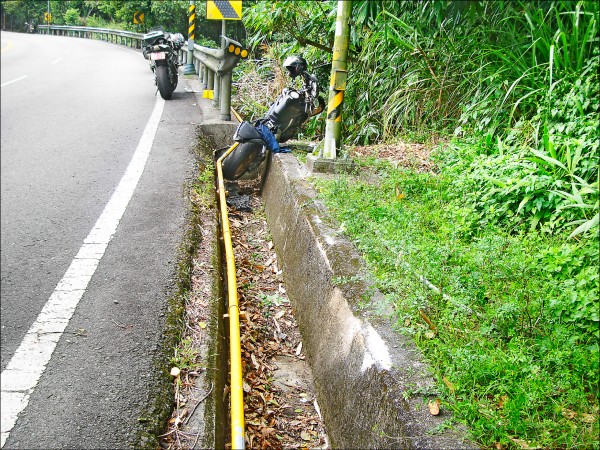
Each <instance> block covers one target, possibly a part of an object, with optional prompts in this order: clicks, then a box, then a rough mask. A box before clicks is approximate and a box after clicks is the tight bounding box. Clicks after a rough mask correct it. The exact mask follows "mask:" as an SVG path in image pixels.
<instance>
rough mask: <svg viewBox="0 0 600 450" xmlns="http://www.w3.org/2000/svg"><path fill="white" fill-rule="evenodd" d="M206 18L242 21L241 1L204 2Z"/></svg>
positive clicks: (219, 0)
mask: <svg viewBox="0 0 600 450" xmlns="http://www.w3.org/2000/svg"><path fill="white" fill-rule="evenodd" d="M206 18H207V19H212V20H242V0H206Z"/></svg>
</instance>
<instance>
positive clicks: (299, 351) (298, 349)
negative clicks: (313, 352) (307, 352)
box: [296, 342, 302, 356]
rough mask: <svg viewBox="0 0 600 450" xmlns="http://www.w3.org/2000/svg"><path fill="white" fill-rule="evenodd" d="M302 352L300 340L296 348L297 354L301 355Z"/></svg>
mask: <svg viewBox="0 0 600 450" xmlns="http://www.w3.org/2000/svg"><path fill="white" fill-rule="evenodd" d="M300 353H302V342H300V343H299V344H298V347H297V348H296V356H300Z"/></svg>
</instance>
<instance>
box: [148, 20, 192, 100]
mask: <svg viewBox="0 0 600 450" xmlns="http://www.w3.org/2000/svg"><path fill="white" fill-rule="evenodd" d="M184 43H185V39H184V38H183V35H182V34H181V33H175V34H171V33H167V32H165V31H164V30H162V29H159V30H154V31H150V32H149V33H147V34H145V35H144V36H143V47H142V53H143V55H144V58H146V59H147V60H149V61H150V69H151V70H152V72H154V76H155V78H154V82H155V84H156V86H157V87H158V91H159V92H160V96H161V97H162V98H164V99H165V100H169V99H170V98H171V96H172V95H173V91H174V90H175V88H176V87H177V80H178V77H177V75H178V72H177V68H178V67H179V55H178V51H179V50H180V49H181V47H183V44H184Z"/></svg>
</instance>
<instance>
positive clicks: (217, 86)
mask: <svg viewBox="0 0 600 450" xmlns="http://www.w3.org/2000/svg"><path fill="white" fill-rule="evenodd" d="M220 93H221V75H219V74H218V73H217V74H215V89H214V90H213V108H218V107H219V105H220V103H219V94H220Z"/></svg>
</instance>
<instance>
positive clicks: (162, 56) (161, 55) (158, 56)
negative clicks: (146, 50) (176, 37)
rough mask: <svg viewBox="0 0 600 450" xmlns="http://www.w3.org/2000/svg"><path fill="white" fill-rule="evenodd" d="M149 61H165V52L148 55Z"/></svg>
mask: <svg viewBox="0 0 600 450" xmlns="http://www.w3.org/2000/svg"><path fill="white" fill-rule="evenodd" d="M150 59H152V60H154V61H156V60H157V59H166V56H165V52H155V53H150Z"/></svg>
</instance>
